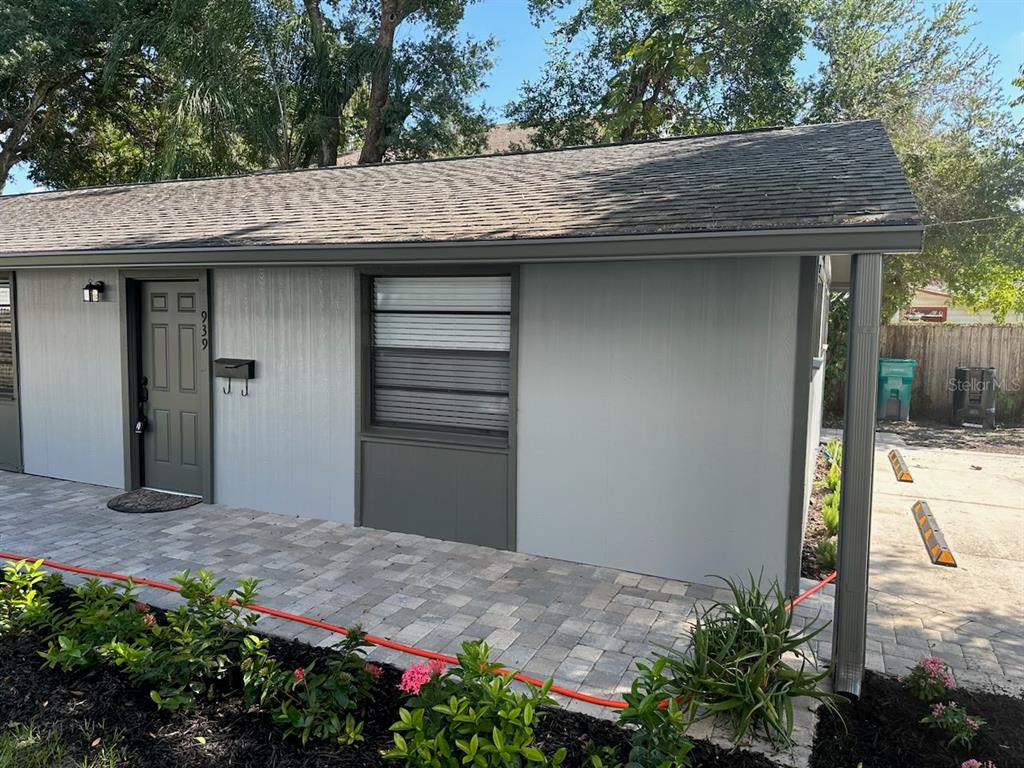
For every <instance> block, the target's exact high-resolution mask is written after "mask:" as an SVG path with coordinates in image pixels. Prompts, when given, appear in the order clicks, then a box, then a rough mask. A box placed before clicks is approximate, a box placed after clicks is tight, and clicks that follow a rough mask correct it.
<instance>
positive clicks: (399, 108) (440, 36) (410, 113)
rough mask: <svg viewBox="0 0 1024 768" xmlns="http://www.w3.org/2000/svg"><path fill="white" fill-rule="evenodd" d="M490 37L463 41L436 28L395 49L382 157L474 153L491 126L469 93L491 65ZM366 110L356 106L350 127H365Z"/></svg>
mask: <svg viewBox="0 0 1024 768" xmlns="http://www.w3.org/2000/svg"><path fill="white" fill-rule="evenodd" d="M494 45H495V43H494V41H493V40H486V41H483V42H477V41H473V40H470V41H462V40H460V39H459V38H458V37H457V36H456V35H455V34H454V33H452V32H443V33H435V34H434V35H431V36H429V37H427V38H425V39H422V40H415V41H407V42H404V43H401V44H399V45H398V46H396V48H395V54H394V64H393V67H392V75H391V85H390V94H389V95H388V98H387V102H386V107H385V110H384V114H383V122H382V125H383V129H384V130H383V135H382V136H381V138H380V148H381V152H382V154H381V157H382V158H384V159H396V160H405V159H416V158H426V157H439V156H444V155H466V154H476V153H479V152H480V151H482V150H483V148H484V145H485V144H486V141H487V131H488V129H489V128H490V126H491V122H490V120H489V119H488V118H487V115H486V113H485V112H483V111H481V110H480V109H479V108H477V107H475V106H474V105H472V104H471V103H470V102H469V98H468V96H469V95H470V94H472V93H474V92H476V91H477V90H479V88H480V87H481V85H482V78H483V76H484V74H485V73H486V72H487V71H488V70H489V69H490V68H491V65H492V60H491V52H492V51H493V49H494ZM367 116H368V113H367V110H366V109H365V106H364V105H356V108H355V110H354V115H353V119H352V121H353V128H354V130H357V131H358V132H359V134H360V135H364V134H365V131H366V127H365V126H366V122H367Z"/></svg>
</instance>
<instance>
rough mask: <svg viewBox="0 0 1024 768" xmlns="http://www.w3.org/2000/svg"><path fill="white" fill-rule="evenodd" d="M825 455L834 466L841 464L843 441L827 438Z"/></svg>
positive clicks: (840, 465)
mask: <svg viewBox="0 0 1024 768" xmlns="http://www.w3.org/2000/svg"><path fill="white" fill-rule="evenodd" d="M825 455H826V456H827V457H828V460H829V463H830V464H834V465H835V466H836V467H842V466H843V441H842V440H829V441H828V442H827V443H826V444H825Z"/></svg>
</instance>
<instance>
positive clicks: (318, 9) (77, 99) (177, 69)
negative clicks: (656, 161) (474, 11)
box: [0, 0, 494, 190]
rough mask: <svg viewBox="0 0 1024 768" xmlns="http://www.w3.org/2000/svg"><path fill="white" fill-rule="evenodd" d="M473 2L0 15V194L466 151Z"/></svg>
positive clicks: (100, 2)
mask: <svg viewBox="0 0 1024 768" xmlns="http://www.w3.org/2000/svg"><path fill="white" fill-rule="evenodd" d="M470 1H471V0H443V1H441V0H436V1H434V0H432V1H428V0H324V2H320V0H304V2H303V3H301V4H295V3H294V2H292V1H291V0H56V2H50V1H49V0H0V91H2V95H0V190H2V187H3V183H4V182H5V181H6V179H7V177H8V174H9V172H10V169H11V167H13V166H14V165H15V164H17V163H19V162H28V163H29V166H30V175H31V178H32V179H33V180H35V181H36V182H38V183H42V184H46V185H48V186H53V187H67V186H81V185H86V184H106V183H116V182H130V181H148V180H156V179H162V178H179V177H192V176H202V175H217V174H224V173H233V172H238V171H244V170H256V169H263V168H268V167H276V168H281V169H288V168H298V167H305V166H308V165H311V164H319V165H332V164H334V163H336V162H337V158H338V156H339V154H343V153H345V152H348V151H351V150H352V149H359V148H360V147H362V150H363V151H362V157H361V159H362V161H364V162H378V161H380V160H382V159H385V158H388V157H408V156H417V157H419V156H426V155H444V154H453V153H462V152H465V151H467V150H472V149H475V148H479V147H480V146H481V144H482V142H483V137H484V135H485V132H486V129H487V128H488V127H489V124H490V123H489V118H488V116H487V114H486V113H485V112H484V111H483V110H480V109H478V108H475V107H474V106H473V104H472V103H471V101H470V97H471V96H472V95H473V94H474V93H475V92H477V91H478V90H479V89H480V88H481V87H482V86H483V76H484V73H486V71H487V70H488V69H489V68H490V66H491V54H492V51H493V47H494V45H493V42H492V41H490V40H482V41H481V40H473V39H470V38H468V37H466V36H464V35H460V34H459V33H458V31H457V27H458V23H459V20H460V19H461V17H462V13H463V11H464V9H465V6H466V4H467V2H470ZM403 22H405V23H408V24H415V25H416V28H415V30H414V34H411V35H409V36H407V38H406V39H402V40H399V41H398V42H397V43H396V42H395V36H394V33H395V31H396V30H397V29H398V27H399V25H400V24H402V23H403ZM382 30H384V32H382Z"/></svg>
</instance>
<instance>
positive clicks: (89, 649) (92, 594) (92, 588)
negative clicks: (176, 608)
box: [40, 578, 155, 670]
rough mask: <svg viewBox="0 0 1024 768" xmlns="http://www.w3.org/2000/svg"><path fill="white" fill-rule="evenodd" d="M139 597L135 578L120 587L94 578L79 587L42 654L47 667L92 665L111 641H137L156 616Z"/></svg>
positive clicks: (148, 628) (147, 630)
mask: <svg viewBox="0 0 1024 768" xmlns="http://www.w3.org/2000/svg"><path fill="white" fill-rule="evenodd" d="M136 598H137V590H136V588H135V585H134V584H132V582H131V581H129V582H127V583H126V584H124V585H122V586H118V585H115V584H105V583H103V582H101V581H100V580H99V579H92V578H90V579H86V580H85V582H83V583H82V584H80V585H79V586H77V587H75V588H74V590H73V595H72V598H71V605H70V608H69V609H68V611H67V613H66V615H65V616H63V617H62V618H61V619H59V620H57V621H56V622H55V623H54V637H53V638H52V639H51V640H50V643H49V645H48V647H47V649H46V650H45V651H43V652H42V653H41V654H40V655H41V656H42V657H43V658H44V659H46V662H45V664H44V666H47V667H59V668H60V669H63V670H68V669H73V668H81V667H91V666H93V665H95V664H97V663H98V662H100V661H101V660H102V658H103V654H104V651H105V649H106V648H107V645H108V644H109V643H110V642H112V641H116V640H120V641H123V642H135V641H136V640H137V639H138V638H139V637H141V636H142V635H144V634H146V633H147V632H149V631H150V628H151V627H152V625H153V624H154V623H155V619H154V618H153V615H152V613H150V608H149V606H148V605H144V604H142V603H139V602H137V600H136Z"/></svg>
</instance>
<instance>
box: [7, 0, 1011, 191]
mask: <svg viewBox="0 0 1024 768" xmlns="http://www.w3.org/2000/svg"><path fill="white" fill-rule="evenodd" d="M929 5H930V4H929ZM975 6H976V7H977V15H976V20H977V25H976V26H975V28H974V38H975V39H976V40H977V41H978V42H980V43H983V44H984V45H985V46H987V47H988V49H989V50H990V51H991V52H992V53H993V54H995V55H996V56H997V57H998V58H999V68H998V71H997V75H998V77H999V79H1000V81H1001V82H1002V83H1003V84H1004V86H1005V88H1006V89H1007V92H1008V93H1009V89H1010V82H1011V81H1012V80H1013V78H1014V77H1016V74H1017V70H1018V68H1019V67H1020V65H1021V64H1022V63H1024V0H975ZM462 29H463V31H464V32H465V33H466V34H469V35H472V36H473V37H477V38H486V37H488V36H491V35H493V36H494V37H495V38H496V39H497V41H498V49H497V51H496V53H495V59H496V63H495V66H494V69H493V70H491V72H490V74H489V77H488V82H487V87H486V88H485V89H484V90H483V91H482V92H481V93H480V94H479V96H478V97H477V100H478V103H480V104H485V105H487V106H488V107H490V108H491V110H492V117H493V118H495V119H501V117H502V113H503V111H504V107H505V105H506V104H507V103H508V102H509V101H511V100H512V99H513V98H515V96H516V94H517V92H518V90H519V86H520V85H521V84H522V83H523V81H524V80H533V79H536V78H537V77H539V75H540V74H541V72H542V71H543V68H544V63H545V60H546V55H545V49H544V41H545V38H546V36H547V33H548V31H549V29H546V28H543V29H538V28H537V27H535V26H533V24H532V22H531V20H530V14H529V12H528V10H527V3H526V0H480V1H479V2H477V3H475V4H473V5H470V6H469V7H468V9H467V11H466V17H465V19H464V20H463V24H462ZM813 67H814V65H813V62H811V61H810V60H808V61H805V62H804V64H803V66H802V68H801V71H800V74H801V75H807V74H810V72H811V71H812V70H813ZM25 172H26V169H25V168H24V167H23V166H19V167H16V168H15V169H14V171H13V173H12V177H11V179H10V180H9V181H8V183H7V187H6V189H5V190H4V192H5V194H17V193H19V192H28V191H31V190H33V189H34V187H33V184H32V182H31V181H30V180H29V179H28V178H27V177H26V175H25Z"/></svg>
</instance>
